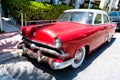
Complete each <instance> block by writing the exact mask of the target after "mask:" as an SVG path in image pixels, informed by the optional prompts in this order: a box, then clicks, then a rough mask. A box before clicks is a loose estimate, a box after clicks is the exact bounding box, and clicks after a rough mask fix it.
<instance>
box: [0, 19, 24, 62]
mask: <svg viewBox="0 0 120 80" xmlns="http://www.w3.org/2000/svg"><path fill="white" fill-rule="evenodd" d="M2 22H3V23H2V25H3V30H4V31H5V33H3V34H0V63H1V62H3V61H5V60H8V59H11V58H14V57H17V56H18V54H16V53H17V51H18V49H17V44H18V43H19V42H20V41H21V38H22V36H21V35H20V34H19V32H18V30H19V28H18V26H15V25H12V24H10V23H9V22H7V21H5V20H2Z"/></svg>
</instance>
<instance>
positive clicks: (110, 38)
mask: <svg viewBox="0 0 120 80" xmlns="http://www.w3.org/2000/svg"><path fill="white" fill-rule="evenodd" d="M112 37H113V36H112V35H108V37H107V42H108V43H109V42H111V40H112Z"/></svg>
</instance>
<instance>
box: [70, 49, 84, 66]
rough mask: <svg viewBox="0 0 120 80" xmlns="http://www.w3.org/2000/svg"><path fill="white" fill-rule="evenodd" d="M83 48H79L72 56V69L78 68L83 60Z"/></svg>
mask: <svg viewBox="0 0 120 80" xmlns="http://www.w3.org/2000/svg"><path fill="white" fill-rule="evenodd" d="M85 52H86V51H85V47H82V48H80V49H79V50H78V51H77V52H76V53H75V56H74V62H73V63H72V65H71V66H72V68H78V67H79V66H80V65H81V64H82V63H83V60H84V58H85Z"/></svg>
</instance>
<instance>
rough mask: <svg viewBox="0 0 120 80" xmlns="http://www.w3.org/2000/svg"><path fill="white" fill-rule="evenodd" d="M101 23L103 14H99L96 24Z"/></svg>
mask: <svg viewBox="0 0 120 80" xmlns="http://www.w3.org/2000/svg"><path fill="white" fill-rule="evenodd" d="M101 23H102V16H101V14H97V15H96V18H95V21H94V24H101Z"/></svg>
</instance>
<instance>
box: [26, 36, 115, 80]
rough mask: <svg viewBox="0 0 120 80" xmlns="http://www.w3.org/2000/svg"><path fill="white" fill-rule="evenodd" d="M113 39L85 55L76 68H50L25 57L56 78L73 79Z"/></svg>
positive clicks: (60, 79)
mask: <svg viewBox="0 0 120 80" xmlns="http://www.w3.org/2000/svg"><path fill="white" fill-rule="evenodd" d="M115 40H116V38H113V39H112V41H111V42H110V43H105V44H104V45H103V46H101V47H100V48H98V49H97V50H96V51H95V52H93V53H92V54H91V55H89V56H87V57H86V59H85V60H84V62H83V64H82V65H81V66H80V67H79V68H78V69H72V68H71V67H67V68H65V69H62V70H52V69H51V68H50V66H48V65H47V64H45V63H38V62H37V61H36V60H35V59H31V58H30V57H28V56H27V58H28V60H29V61H30V62H31V63H32V64H33V65H34V66H35V67H37V68H38V69H41V70H43V71H44V72H47V73H49V74H51V75H53V76H54V77H55V78H56V80H73V78H75V77H76V76H77V74H78V73H79V72H81V71H83V70H84V69H86V68H87V67H88V66H89V65H90V64H91V63H92V62H93V61H94V60H95V59H96V58H97V57H99V55H101V54H102V53H103V52H104V51H105V50H106V49H107V48H108V47H110V46H111V45H112V44H113V43H114V41H115Z"/></svg>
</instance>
